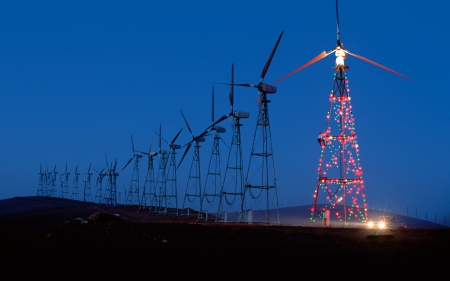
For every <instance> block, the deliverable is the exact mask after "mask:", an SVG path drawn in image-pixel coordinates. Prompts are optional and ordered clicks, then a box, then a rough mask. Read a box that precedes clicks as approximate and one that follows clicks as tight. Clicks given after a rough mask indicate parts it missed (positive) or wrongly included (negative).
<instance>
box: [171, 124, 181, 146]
mask: <svg viewBox="0 0 450 281" xmlns="http://www.w3.org/2000/svg"><path fill="white" fill-rule="evenodd" d="M182 130H183V128H181V129H180V131H178V134H177V135H176V136H175V137H174V138H173V140H172V142H171V143H170V145H172V144H173V143H174V142H175V141H176V140H177V138H178V136H179V135H180V133H181V131H182Z"/></svg>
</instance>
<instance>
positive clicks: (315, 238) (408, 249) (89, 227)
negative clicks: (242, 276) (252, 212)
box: [0, 197, 450, 267]
mask: <svg viewBox="0 0 450 281" xmlns="http://www.w3.org/2000/svg"><path fill="white" fill-rule="evenodd" d="M8 200H10V201H8V202H5V203H3V205H1V207H2V208H3V209H2V210H0V211H1V212H0V230H1V231H0V241H1V245H2V246H1V247H2V249H1V254H2V255H5V256H9V257H11V256H17V257H20V256H22V257H24V256H27V257H30V256H31V257H34V256H57V257H61V258H62V257H69V256H74V255H75V256H80V255H84V256H86V257H92V256H95V255H101V256H114V257H115V259H116V260H121V259H123V260H127V259H129V258H130V257H133V256H135V257H136V256H141V257H143V256H145V257H147V258H148V259H155V260H159V261H164V260H166V261H168V260H167V259H166V258H171V257H173V258H175V257H192V258H194V259H196V258H199V257H202V262H203V263H204V262H218V261H220V260H223V259H225V258H226V259H228V260H230V259H234V258H238V259H239V260H240V261H241V262H244V263H246V259H248V258H249V259H267V258H268V259H269V260H270V261H271V262H274V261H280V260H288V259H291V258H292V259H293V260H294V261H300V260H311V261H317V262H319V263H320V261H326V263H327V264H330V263H331V264H334V263H337V264H339V267H341V266H344V265H345V264H352V263H362V264H366V263H368V264H370V263H371V262H372V261H380V260H382V261H383V263H386V264H390V263H395V264H398V263H399V262H401V263H402V264H403V263H407V264H410V265H411V264H422V263H426V264H433V263H434V264H435V265H437V264H442V262H443V261H445V260H446V259H447V258H446V256H447V255H448V254H449V253H450V240H449V238H450V229H449V228H432V229H402V228H398V229H393V230H391V231H389V232H385V233H371V232H368V230H366V229H361V228H330V227H298V226H267V225H253V224H252V225H250V224H236V223H227V224H224V223H221V222H214V220H213V219H209V220H208V221H204V220H197V217H196V216H190V217H187V216H172V215H158V214H155V213H151V212H149V210H148V209H147V210H139V209H138V208H136V207H134V206H127V207H126V206H116V207H114V206H104V205H96V204H83V203H81V202H79V203H73V204H72V203H68V204H54V203H52V202H51V201H52V200H58V199H52V198H47V199H42V198H41V199H40V198H28V197H26V198H23V197H22V198H13V199H8ZM14 200H16V201H14ZM47 201H48V202H47ZM68 201H70V200H68ZM20 204H22V205H26V204H28V205H27V206H28V207H27V206H19V205H20ZM32 204H40V205H39V207H32V206H31V205H32ZM43 206H47V207H43ZM8 208H9V209H8ZM10 209H17V210H10ZM8 210H9V211H8ZM19 210H20V211H19ZM105 254H106V255H105ZM204 257H209V259H204ZM175 260H177V259H173V260H172V261H175ZM183 260H184V259H181V260H178V261H180V262H181V261H183Z"/></svg>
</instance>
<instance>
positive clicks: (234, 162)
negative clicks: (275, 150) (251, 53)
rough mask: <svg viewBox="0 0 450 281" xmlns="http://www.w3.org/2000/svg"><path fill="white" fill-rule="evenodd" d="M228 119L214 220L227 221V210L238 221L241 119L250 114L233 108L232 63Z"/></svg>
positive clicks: (241, 183)
mask: <svg viewBox="0 0 450 281" xmlns="http://www.w3.org/2000/svg"><path fill="white" fill-rule="evenodd" d="M229 103H230V108H231V110H230V113H229V114H228V117H229V119H230V123H231V128H232V131H233V132H232V133H233V135H232V138H231V145H230V147H229V153H228V159H227V164H226V169H225V174H224V178H223V182H222V184H221V190H220V200H219V209H218V215H217V216H216V221H224V222H228V221H229V218H228V215H227V214H228V212H237V213H238V217H237V218H236V219H234V220H235V221H240V220H241V218H242V216H243V215H244V214H243V212H242V210H241V207H242V200H243V195H244V170H243V168H244V166H243V160H242V145H241V144H242V140H241V126H242V124H241V121H240V120H241V119H242V118H244V119H246V118H249V117H250V114H249V113H248V112H244V111H238V110H234V64H232V65H231V82H230V92H229Z"/></svg>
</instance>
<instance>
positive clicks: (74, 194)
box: [71, 165, 80, 200]
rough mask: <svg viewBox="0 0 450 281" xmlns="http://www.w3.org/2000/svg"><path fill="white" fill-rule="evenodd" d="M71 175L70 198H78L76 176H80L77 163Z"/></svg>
mask: <svg viewBox="0 0 450 281" xmlns="http://www.w3.org/2000/svg"><path fill="white" fill-rule="evenodd" d="M74 175H75V176H74V177H73V182H72V183H73V184H72V196H71V198H72V200H78V177H79V176H80V173H79V172H78V165H77V166H76V167H75V173H74Z"/></svg>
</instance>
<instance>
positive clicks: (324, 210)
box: [38, 0, 412, 224]
mask: <svg viewBox="0 0 450 281" xmlns="http://www.w3.org/2000/svg"><path fill="white" fill-rule="evenodd" d="M336 23H337V32H336V35H337V36H336V37H337V42H336V45H335V47H334V48H333V49H332V50H330V51H328V52H326V51H322V52H321V53H320V54H319V55H318V56H316V57H315V58H313V59H312V60H310V61H309V62H307V63H306V64H304V65H302V66H300V67H299V68H297V69H295V70H294V71H292V72H290V73H288V74H287V75H285V76H283V77H281V78H280V79H278V80H277V81H275V82H274V83H272V84H265V83H264V82H263V81H264V77H265V75H266V73H267V71H268V69H269V66H270V63H271V61H272V58H273V56H274V54H275V52H276V49H277V47H278V44H279V42H280V40H281V37H282V35H283V31H282V32H281V34H280V35H279V37H278V40H277V41H276V44H275V46H274V48H273V49H272V52H271V53H270V55H269V58H268V60H267V62H266V64H265V65H264V68H263V70H262V72H261V76H260V81H259V82H258V83H257V84H249V83H245V84H237V83H234V67H233V65H232V67H231V82H230V83H224V84H228V85H230V93H229V101H230V106H231V111H230V112H229V113H228V114H226V115H223V116H221V117H220V118H219V119H217V120H215V118H214V88H213V92H212V93H213V99H212V101H213V102H212V104H213V106H212V108H213V109H212V124H211V125H209V126H208V127H206V128H205V129H204V130H203V131H202V132H201V133H200V134H194V133H193V132H192V130H191V128H190V127H189V124H188V122H187V120H186V118H185V116H184V114H183V112H182V111H181V115H182V117H183V119H184V121H185V123H186V127H187V129H188V130H189V133H190V134H191V135H192V139H191V140H190V141H189V142H188V143H187V144H185V145H184V146H183V147H186V148H185V151H184V154H183V155H182V157H181V160H180V161H179V163H178V164H177V162H176V154H177V150H178V149H181V146H180V145H177V144H175V141H176V140H177V137H178V135H179V134H180V133H181V130H182V129H180V131H179V132H178V133H177V135H176V136H175V137H174V138H173V140H172V141H171V142H167V141H165V140H164V139H163V138H162V136H161V127H160V130H159V133H157V132H155V133H157V135H158V137H159V151H157V152H152V151H151V145H150V149H149V150H148V151H147V152H143V151H136V150H135V149H134V143H133V137H131V143H132V149H133V156H132V157H131V158H130V160H129V161H128V162H127V164H126V165H125V167H124V169H125V168H126V167H127V166H128V164H129V163H131V162H132V161H133V160H134V161H135V162H134V171H133V176H132V180H131V184H130V188H129V190H128V192H127V196H126V197H127V204H138V205H140V206H144V207H147V206H148V207H149V208H150V210H152V211H155V212H159V213H168V212H169V211H170V210H174V212H175V213H176V214H177V215H178V214H179V215H191V213H190V212H191V211H192V210H198V214H196V215H198V216H199V218H205V219H206V218H207V215H208V212H212V213H214V215H215V216H214V217H215V219H216V220H219V221H237V222H245V221H248V222H249V221H252V222H263V223H268V224H280V217H279V210H278V194H277V184H276V175H275V165H274V159H273V149H272V138H271V132H270V121H269V108H268V103H269V102H270V100H268V98H267V94H275V93H276V91H277V89H276V87H275V86H274V84H276V83H278V82H279V81H281V80H283V79H285V78H287V77H289V76H291V75H293V74H295V73H296V72H298V71H300V70H302V69H304V68H306V67H308V66H310V65H311V64H313V63H316V62H318V61H319V60H321V59H323V58H325V57H327V56H328V55H330V54H334V55H335V56H336V60H335V66H334V68H333V69H334V71H335V73H334V79H333V88H332V91H331V94H329V98H328V101H329V103H330V107H329V110H328V112H327V116H326V127H325V129H324V130H322V132H323V133H321V134H320V136H319V138H318V139H317V140H318V141H319V143H320V148H321V154H320V158H319V161H318V163H319V166H318V174H317V183H316V187H315V190H314V194H313V198H314V204H313V206H312V208H311V218H310V219H311V222H313V223H314V222H315V221H316V220H318V219H324V218H327V219H328V221H329V218H331V217H330V216H333V219H337V220H340V221H343V222H344V223H345V224H347V222H349V221H353V220H360V221H364V220H367V218H368V217H369V214H368V205H367V200H366V197H365V191H364V189H365V187H364V180H363V176H362V175H363V173H362V166H361V163H360V155H359V144H358V141H357V135H356V129H355V121H354V120H355V118H354V116H353V111H352V105H351V98H350V88H349V80H348V77H347V73H346V71H347V70H348V69H349V66H348V65H345V63H344V61H345V59H347V55H349V56H353V57H356V58H358V59H361V60H363V61H366V62H368V63H371V64H372V65H375V66H377V67H380V68H382V69H384V70H387V71H389V72H391V73H393V74H396V75H398V76H400V77H402V78H405V79H407V80H410V81H412V79H411V78H409V77H407V76H405V75H403V74H400V73H398V72H396V71H393V70H391V69H389V68H387V67H385V66H382V65H380V64H378V63H376V62H374V61H372V60H369V59H367V58H365V57H362V56H360V55H357V54H355V53H353V52H350V51H348V50H347V49H346V48H345V47H344V44H343V43H342V42H341V41H340V27H339V16H338V1H337V0H336ZM234 86H243V87H252V88H256V89H257V90H258V95H257V101H258V114H257V118H256V119H257V122H256V128H255V133H254V137H253V143H252V148H251V153H250V158H249V160H248V166H247V170H246V171H244V166H243V158H242V149H241V143H242V140H241V133H240V132H241V131H240V130H241V126H242V124H241V119H245V118H249V116H250V114H249V113H248V112H243V111H238V110H235V109H234ZM225 119H231V123H232V129H233V132H232V140H231V143H230V145H229V146H228V145H227V146H228V148H229V154H228V158H227V163H226V168H225V174H223V177H222V174H221V168H220V156H219V143H220V140H221V137H220V134H221V133H223V132H225V128H223V127H220V126H218V124H219V123H220V122H222V121H223V120H225ZM210 135H213V137H214V145H213V150H212V153H211V158H210V162H209V167H208V173H207V175H206V180H205V181H204V182H202V180H201V173H200V147H201V143H202V142H204V141H205V137H206V136H210ZM161 140H164V141H165V142H166V143H167V144H168V145H169V150H166V151H165V150H162V149H161ZM225 144H226V142H225ZM192 146H193V147H194V153H193V157H192V163H191V167H190V172H189V179H188V182H187V186H186V189H185V194H184V196H183V204H182V206H181V208H179V206H178V187H177V180H176V171H177V169H178V168H179V166H180V164H181V163H182V161H183V160H184V158H185V156H186V154H187V153H188V151H189V150H190V148H191V147H192ZM143 155H147V158H148V159H147V160H148V161H147V162H148V165H147V176H146V180H145V184H144V187H143V192H142V193H140V188H139V173H138V171H139V161H140V159H142V157H143ZM155 156H159V158H158V160H159V163H158V164H159V165H154V164H153V161H154V160H155ZM116 165H117V160H116V162H115V163H114V164H113V163H111V164H110V165H109V166H108V161H107V166H108V167H109V168H108V169H107V171H104V170H102V171H100V172H98V178H97V183H96V190H97V193H98V190H101V183H102V179H103V177H105V176H107V178H108V186H107V188H106V191H105V192H104V196H105V198H106V199H107V200H104V199H103V200H104V202H105V203H107V204H117V197H116V177H117V176H118V173H116ZM155 169H157V171H156V170H155ZM155 174H156V177H155ZM40 175H41V176H40V182H39V189H38V195H43V196H55V192H56V191H55V189H54V187H55V180H56V173H55V171H54V172H53V173H49V172H45V173H42V171H41V173H40ZM63 175H64V176H67V171H66V173H65V174H63ZM77 177H78V176H77V175H76V178H77ZM44 182H45V186H44V184H43V183H44ZM87 183H89V184H90V174H89V171H88V180H87V181H85V188H84V196H86V190H90V187H89V188H88V187H87ZM99 186H100V187H99ZM320 194H324V195H320ZM60 196H62V197H64V196H67V186H66V185H64V181H61V188H60ZM89 196H90V193H89ZM84 199H85V198H84ZM95 200H96V202H98V203H100V202H99V201H98V198H97V194H96V198H95ZM193 206H195V207H193ZM337 206H342V208H337ZM255 218H256V219H255Z"/></svg>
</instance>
